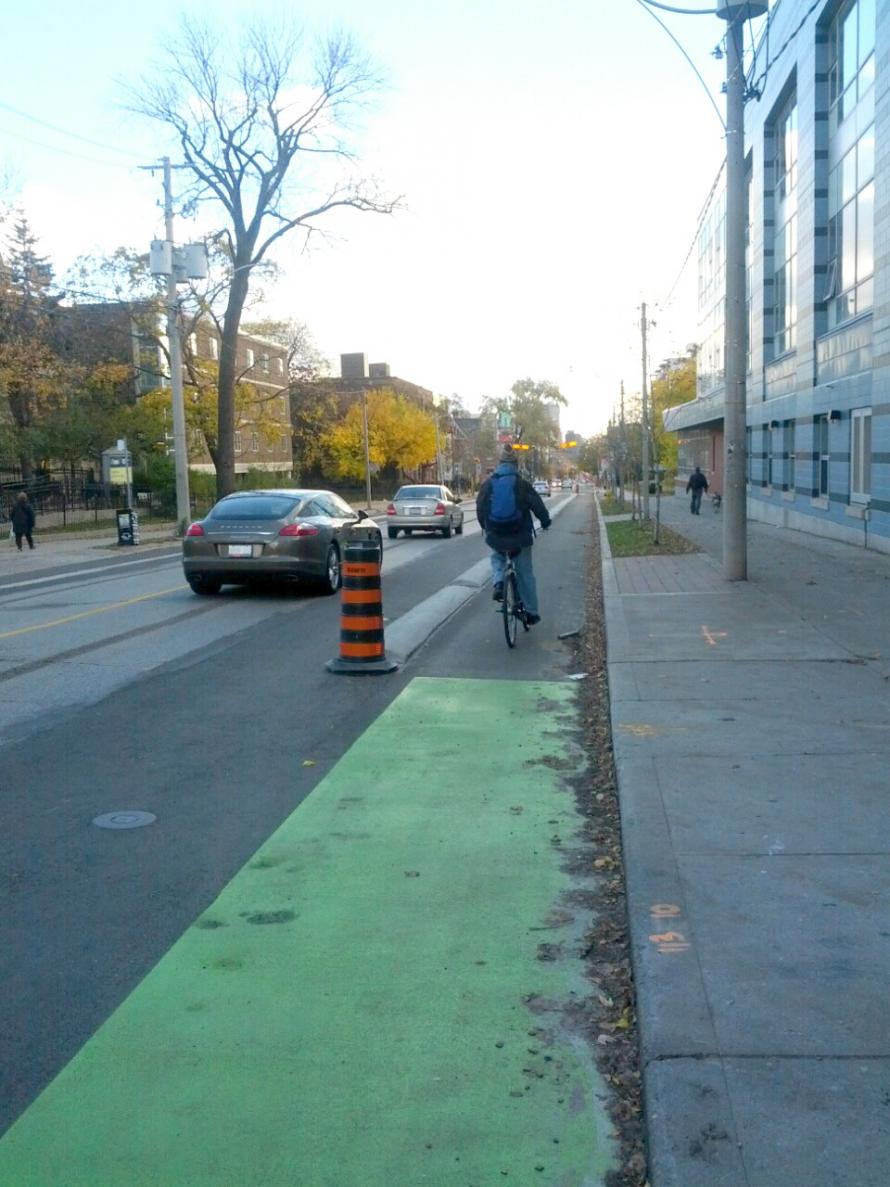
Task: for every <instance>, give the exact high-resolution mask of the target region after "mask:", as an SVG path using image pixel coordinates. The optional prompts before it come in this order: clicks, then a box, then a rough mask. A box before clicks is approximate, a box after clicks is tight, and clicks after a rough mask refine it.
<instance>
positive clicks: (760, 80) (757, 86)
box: [751, 0, 822, 98]
mask: <svg viewBox="0 0 890 1187" xmlns="http://www.w3.org/2000/svg"><path fill="white" fill-rule="evenodd" d="M821 3H822V0H813V3H812V4H811V5H810V7H809V8H808V9H807V10H806V12H805V13H804V15H803V16H802V17H801V18H800V23H799V24H798V26H797V28H796V29H795V30H794V31H793V32H792V33H789V34H788V36H787V37H786V38H785V40H784V41H783V42H782V44H781V45H780V46H779V49H778V50H777V51H776V54H775V56H774V57H773V58H772V59H770V56H769V30H770V25H771V24H772V19H773V18H772V13H770V15H769V16H768V17H767V18H766V66H765V67H764V69H763V72H762V73H761V74H760V75H758V77H757V78H756V79H755V80H754V82H753V83H752V84H751V90H752V91H755V92H757V97H758V98H759V97H760V91H761V89H762V87H763V84H764V83H765V82H766V79H767V75H768V74H769V72H770V70H771V68H772V67H773V66H775V64H776V62H778V60H779V58H781V56H782V54H784V52H785V50H786V49H787V48H788V46H789V45H790V44H791V42H792V41H793V40H794V38H795V37H796V36H797V35H798V33H799V32H800V31H801V29H802V28H803V27H804V25H805V24H806V23H807V21H808V20H809V19H810V17H811V16H812V15H813V13H814V12H815V11H816V9H817V8H818V7H819V5H820V4H821Z"/></svg>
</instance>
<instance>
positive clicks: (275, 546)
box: [182, 489, 383, 594]
mask: <svg viewBox="0 0 890 1187" xmlns="http://www.w3.org/2000/svg"><path fill="white" fill-rule="evenodd" d="M362 518H365V517H364V513H363V512H361V513H360V512H358V511H356V510H354V509H353V508H352V507H350V505H349V504H348V503H347V502H345V501H344V500H343V499H341V498H340V496H339V495H336V494H334V492H333V491H330V490H277V489H276V490H250V491H238V492H236V493H235V494H231V495H226V496H225V498H223V499H220V501H219V502H218V503H216V504H215V505H214V506H213V507H212V508H211V509H210V511H209V512H208V513H207V515H205V517H204V518H203V519H199V520H197V521H196V522H195V523H193V524H192V525H191V527H190V528H189V529H188V531H187V532H186V534H185V537H184V539H183V541H182V567H183V570H184V571H185V579H186V581H188V583H189V585H190V586H191V588H192V590H193V591H194V592H195V593H197V594H215V593H219V591H220V588H221V587H222V586H223V585H248V584H250V583H251V582H255V581H260V580H262V579H264V578H278V579H280V580H283V581H302V580H308V581H311V582H314V583H315V584H317V585H319V586H321V588H322V589H323V590H324V592H325V593H328V594H332V593H335V592H336V591H337V590H338V589H339V588H340V563H341V559H342V555H343V533H344V532H345V530H346V529H347V528H350V527H352V525H353V524H356V523H358V522H359V520H360V519H362ZM370 526H371V527H372V528H374V529H375V530H377V525H376V524H371V525H370ZM377 539H378V542H379V544H380V547H381V549H382V547H383V538H382V536H381V534H380V531H379V530H377Z"/></svg>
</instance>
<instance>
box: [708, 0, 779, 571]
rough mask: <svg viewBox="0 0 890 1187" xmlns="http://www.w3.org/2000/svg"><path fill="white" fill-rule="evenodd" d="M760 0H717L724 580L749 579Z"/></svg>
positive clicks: (764, 5)
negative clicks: (751, 191)
mask: <svg viewBox="0 0 890 1187" xmlns="http://www.w3.org/2000/svg"><path fill="white" fill-rule="evenodd" d="M767 7H768V5H767V4H766V3H763V2H762V0H747V2H745V3H738V2H737V0H717V15H718V16H719V17H720V18H721V19H722V20H724V21H726V312H725V324H724V344H723V359H724V367H725V379H724V401H723V449H724V455H723V457H724V461H723V576H724V577H725V578H726V580H727V581H746V580H747V577H748V533H747V505H746V501H747V492H746V489H745V470H746V465H745V452H746V441H745V437H746V428H747V394H746V388H745V371H746V353H747V352H746V336H747V318H746V315H745V221H746V220H745V92H746V80H745V70H744V62H743V47H744V22H745V21H746V20H752V19H753V18H754V17H759V16H763V15H764V13H765V12H766V11H767Z"/></svg>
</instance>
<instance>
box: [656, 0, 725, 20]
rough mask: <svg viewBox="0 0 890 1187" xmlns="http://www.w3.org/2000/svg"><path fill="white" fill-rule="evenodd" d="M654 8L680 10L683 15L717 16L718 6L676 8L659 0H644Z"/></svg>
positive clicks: (667, 10) (668, 10) (669, 10)
mask: <svg viewBox="0 0 890 1187" xmlns="http://www.w3.org/2000/svg"><path fill="white" fill-rule="evenodd" d="M643 2H644V3H645V4H649V5H651V7H652V8H663V9H664V11H665V12H679V13H681V14H682V15H683V16H716V15H717V9H716V8H674V7H672V5H670V4H658V3H657V0H643Z"/></svg>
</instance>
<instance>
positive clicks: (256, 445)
mask: <svg viewBox="0 0 890 1187" xmlns="http://www.w3.org/2000/svg"><path fill="white" fill-rule="evenodd" d="M259 451H260V438H259V434H257V433H251V434H250V452H251V453H259Z"/></svg>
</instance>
